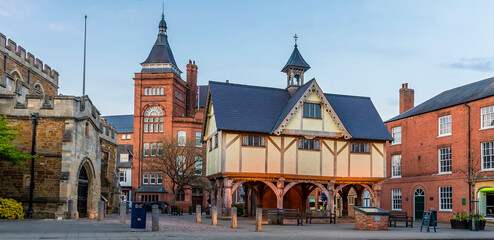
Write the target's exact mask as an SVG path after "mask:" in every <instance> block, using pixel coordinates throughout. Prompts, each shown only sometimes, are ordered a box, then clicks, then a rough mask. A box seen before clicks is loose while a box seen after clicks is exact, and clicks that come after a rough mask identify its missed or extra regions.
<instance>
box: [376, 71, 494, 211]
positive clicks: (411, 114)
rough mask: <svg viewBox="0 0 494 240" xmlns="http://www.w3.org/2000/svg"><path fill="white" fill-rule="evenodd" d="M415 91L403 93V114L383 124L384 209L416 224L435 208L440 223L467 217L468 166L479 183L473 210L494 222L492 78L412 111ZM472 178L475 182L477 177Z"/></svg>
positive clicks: (431, 100)
mask: <svg viewBox="0 0 494 240" xmlns="http://www.w3.org/2000/svg"><path fill="white" fill-rule="evenodd" d="M413 95H414V91H413V89H410V88H408V84H403V86H402V88H401V89H400V114H399V115H398V116H396V117H394V118H392V119H390V120H388V121H386V122H385V124H386V126H387V128H388V130H389V131H390V133H391V134H392V136H393V138H394V141H393V142H391V143H388V144H387V147H386V156H387V159H388V161H387V165H386V169H387V170H386V174H387V178H388V179H387V180H386V181H385V182H384V183H383V190H382V197H381V206H382V207H383V208H384V209H387V210H397V211H405V212H407V213H408V215H409V216H413V217H414V218H415V219H416V220H419V219H421V218H422V214H423V211H424V210H430V209H431V208H434V209H435V210H437V211H438V220H439V221H449V218H450V217H452V216H453V214H455V213H456V212H458V211H466V212H468V211H469V206H468V205H469V184H467V182H466V180H467V179H468V178H467V174H466V173H464V172H468V171H466V170H467V169H468V166H469V162H470V166H471V169H473V173H475V174H473V175H476V174H479V175H480V176H478V177H477V178H476V179H475V183H476V184H475V186H474V187H473V189H472V191H471V194H470V195H472V196H471V199H472V200H476V201H479V202H478V204H475V205H473V206H472V211H478V212H479V213H481V214H483V215H484V216H487V217H494V212H493V211H494V188H493V187H494V121H493V120H494V78H490V79H485V80H482V81H478V82H474V83H471V84H467V85H464V86H461V87H457V88H454V89H450V90H447V91H444V92H442V93H441V94H439V95H437V96H435V97H433V98H431V99H429V100H427V101H425V102H424V103H422V104H420V105H418V106H416V107H414V103H413V101H414V100H413V99H414V97H413ZM473 175H472V176H473Z"/></svg>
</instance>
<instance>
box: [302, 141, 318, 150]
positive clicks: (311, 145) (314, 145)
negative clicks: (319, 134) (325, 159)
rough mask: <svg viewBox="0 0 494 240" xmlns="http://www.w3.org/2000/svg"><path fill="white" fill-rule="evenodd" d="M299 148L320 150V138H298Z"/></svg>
mask: <svg viewBox="0 0 494 240" xmlns="http://www.w3.org/2000/svg"><path fill="white" fill-rule="evenodd" d="M298 148H299V149H307V150H319V149H320V146H319V140H318V139H305V138H299V139H298Z"/></svg>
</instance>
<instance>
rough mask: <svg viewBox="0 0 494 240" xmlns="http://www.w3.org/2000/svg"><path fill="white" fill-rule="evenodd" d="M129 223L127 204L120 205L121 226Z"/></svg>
mask: <svg viewBox="0 0 494 240" xmlns="http://www.w3.org/2000/svg"><path fill="white" fill-rule="evenodd" d="M126 221H127V203H126V202H121V203H120V224H125V223H126Z"/></svg>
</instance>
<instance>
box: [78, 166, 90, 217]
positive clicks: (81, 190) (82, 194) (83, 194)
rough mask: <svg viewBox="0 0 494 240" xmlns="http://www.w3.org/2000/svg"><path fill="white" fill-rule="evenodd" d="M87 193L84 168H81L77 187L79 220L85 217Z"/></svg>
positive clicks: (86, 178) (86, 179)
mask: <svg viewBox="0 0 494 240" xmlns="http://www.w3.org/2000/svg"><path fill="white" fill-rule="evenodd" d="M87 192H88V177H87V172H86V168H85V167H84V166H83V167H82V168H81V172H80V173H79V184H78V186H77V211H78V212H79V218H85V217H87V195H88V194H87Z"/></svg>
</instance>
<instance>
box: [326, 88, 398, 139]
mask: <svg viewBox="0 0 494 240" xmlns="http://www.w3.org/2000/svg"><path fill="white" fill-rule="evenodd" d="M324 96H326V99H328V102H329V104H331V106H332V107H333V109H334V111H335V112H336V114H337V115H338V117H339V118H340V120H341V122H343V126H345V128H346V130H347V131H348V132H349V133H350V135H352V138H355V139H376V140H389V141H391V140H393V138H392V137H391V135H390V134H389V132H388V129H387V128H386V126H385V125H384V123H383V121H382V119H381V116H379V113H378V112H377V110H376V108H375V107H374V104H372V101H371V99H370V98H369V97H358V96H348V95H337V94H329V93H325V94H324Z"/></svg>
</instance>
